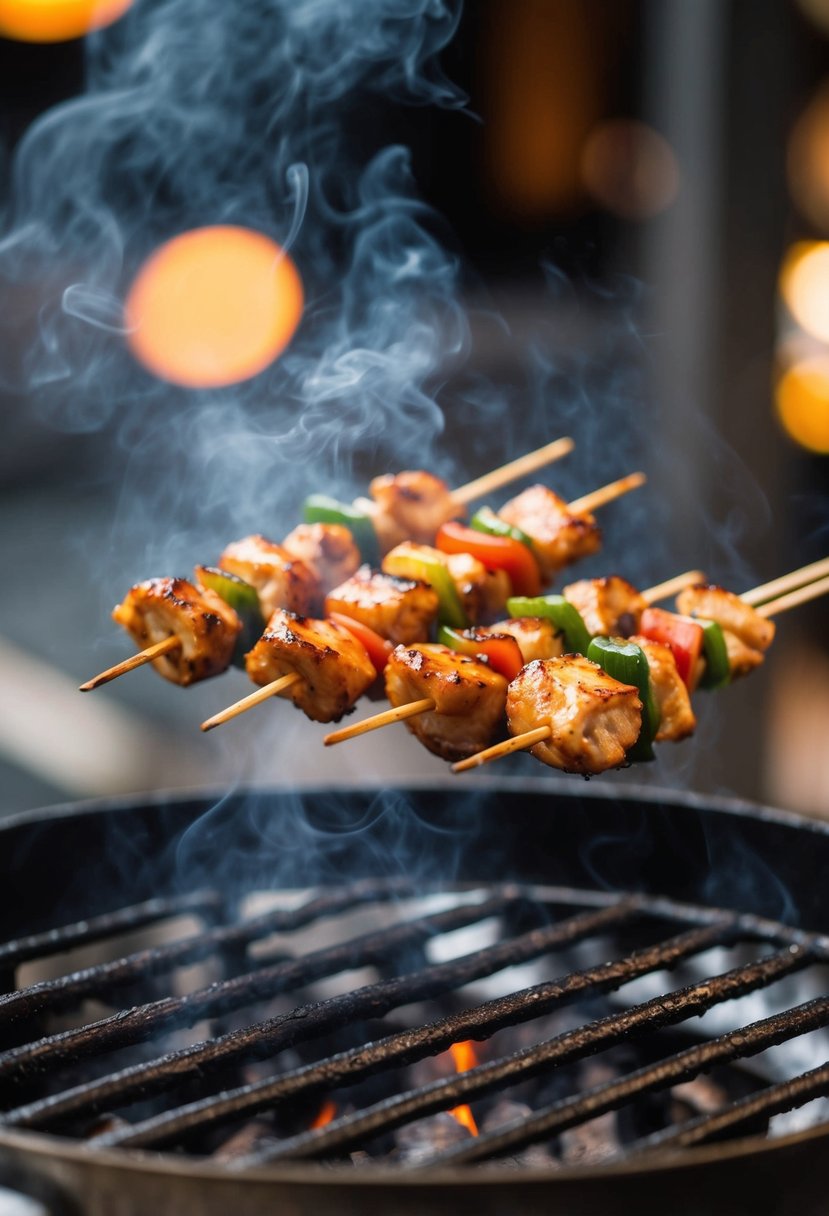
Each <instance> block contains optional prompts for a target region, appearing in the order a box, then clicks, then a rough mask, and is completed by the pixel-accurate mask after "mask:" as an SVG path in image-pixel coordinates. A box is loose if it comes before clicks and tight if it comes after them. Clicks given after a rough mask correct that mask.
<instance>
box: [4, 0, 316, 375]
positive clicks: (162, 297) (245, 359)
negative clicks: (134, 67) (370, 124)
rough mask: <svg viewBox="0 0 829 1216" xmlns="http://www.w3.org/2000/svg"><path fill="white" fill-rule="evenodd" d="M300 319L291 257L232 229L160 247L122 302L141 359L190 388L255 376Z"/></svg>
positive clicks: (197, 233) (202, 232) (198, 233)
mask: <svg viewBox="0 0 829 1216" xmlns="http://www.w3.org/2000/svg"><path fill="white" fill-rule="evenodd" d="M0 2H2V0H0ZM301 316H302V282H301V280H300V277H299V274H298V273H297V270H296V267H295V266H294V264H293V262H292V261H291V259H290V258H289V257H288V255H287V254H286V253H285V252H284V251H283V250H282V249H280V247H279V246H278V245H277V244H276V243H275V242H274V241H272V240H271V239H270V238H269V237H266V236H264V235H263V234H262V233H259V232H253V231H251V230H250V229H248V228H237V227H231V226H217V227H211V228H197V229H195V230H194V231H192V232H186V233H184V235H182V236H179V237H175V238H174V239H173V240H171V241H168V242H167V244H165V245H162V246H161V248H160V249H158V250H157V251H156V252H155V253H154V254H153V255H152V257H151V258H149V260H148V261H147V262H145V264H144V266H143V267H142V269H141V270H140V271H139V273H138V275H137V277H136V279H135V281H134V283H133V285H132V287H131V289H130V292H129V295H128V297H127V302H126V306H125V320H126V324H127V326H128V328H129V330H130V331H131V333H130V337H129V343H130V347H131V349H132V352H133V354H134V355H135V356H136V358H137V359H139V360H140V361H141V362H142V363H143V364H144V365H145V367H147V368H148V369H149V370H150V371H151V372H153V373H154V374H155V375H157V376H159V377H160V378H161V379H163V380H170V381H172V382H173V383H174V384H182V385H185V386H187V387H191V388H214V387H219V386H221V385H224V384H235V383H236V382H238V381H240V380H247V379H249V378H250V377H251V376H255V375H256V374H257V373H258V372H261V371H262V370H263V369H264V368H266V367H267V366H268V364H270V363H272V362H273V360H274V359H275V358H276V357H277V356H278V355H279V354H281V352H282V351H283V350H284V349H285V347H286V346H287V345H288V343H289V342H290V340H291V338H292V337H293V334H294V331H295V330H296V327H297V325H298V324H299V320H300V317H301Z"/></svg>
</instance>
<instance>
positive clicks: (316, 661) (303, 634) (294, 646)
mask: <svg viewBox="0 0 829 1216" xmlns="http://www.w3.org/2000/svg"><path fill="white" fill-rule="evenodd" d="M245 667H246V668H247V673H248V675H249V676H250V678H251V679H252V680H253V682H254V684H261V685H265V684H270V683H271V682H272V681H273V680H278V679H279V677H280V676H285V675H288V674H289V673H291V672H296V673H297V675H299V676H300V677H301V679H300V680H299V682H298V683H296V684H292V685H291V686H290V687H289V688H285V689H283V690H282V692H280V693H278V694H277V695H278V696H280V697H288V698H289V699H290V700H291V701H293V703H294V705H296V706H297V708H298V709H301V710H302V711H303V712H304V713H305V714H307V715H308V717H309V718H311V719H312V720H313V721H314V722H339V720H340V718H341V717H342V716H343V714H345V713H348V711H349V710H350V709H351V708H352V707H353V705H354V702H355V701H356V700H357V699H358V698H359V697H360V696H362V694H363V693H364V692H365V691H366V689H367V688H368V687H369V685H370V684H372V683H373V682H374V679H375V677H376V675H377V673H376V671H375V670H374V664H373V663H372V662H371V659H370V658H369V657H368V654H367V653H366V650H365V647H364V646H362V645H361V644H360V642H358V641H357V639H356V638H355V637H354V636H353V635H352V634H350V633H349V632H348V630H347V629H341V628H340V626H339V625H335V624H334V622H333V621H317V620H312V619H311V618H310V617H306V616H297V615H296V614H295V613H293V612H287V611H285V609H283V608H278V609H277V610H276V612H274V613H273V615H272V616H271V619H270V620H269V621H268V627H267V629H266V630H265V632H264V633H263V634H262V637H261V638H260V639H259V641H258V642H257V643H256V645H255V646H254V647H253V649H252V650H250V651H249V652H248V654H247V655H246V657H245Z"/></svg>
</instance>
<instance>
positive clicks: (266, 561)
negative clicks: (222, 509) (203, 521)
mask: <svg viewBox="0 0 829 1216" xmlns="http://www.w3.org/2000/svg"><path fill="white" fill-rule="evenodd" d="M219 566H220V567H221V569H222V570H229V571H230V572H231V574H238V575H239V578H243V579H244V580H245V582H246V583H250V585H251V586H252V587H255V588H256V590H257V592H258V593H259V602H260V604H261V605H262V615H263V616H264V617H265V618H266V619H267V618H268V617H269V616H270V615H271V613H273V612H275V611H276V609H277V608H287V609H288V611H289V612H298V613H303V612H308V611H309V610H310V607H311V604H312V603H313V601H314V597H315V596H316V595H317V594H318V591H317V586H318V585H317V579H316V575H315V574H314V571H313V570H312V569H311V567H310V566H308V565H307V564H306V563H305V562H304V561H301V560H300V559H299V558H297V557H294V556H293V555H292V554H290V553H289V552H288V550H287V549H285V548H283V547H282V546H281V545H276V544H274V542H273V541H271V540H266V539H265V537H264V536H246V537H245V538H244V539H243V540H236V541H234V542H233V543H232V544H230V545H228V546H227V548H226V549H225V551H224V552H223V553H222V556H221V557H220V558H219Z"/></svg>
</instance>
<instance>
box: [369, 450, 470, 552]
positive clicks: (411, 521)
mask: <svg viewBox="0 0 829 1216" xmlns="http://www.w3.org/2000/svg"><path fill="white" fill-rule="evenodd" d="M369 493H370V494H371V499H361V500H360V505H361V506H366V504H368V506H369V507H370V508H371V509H370V512H369V513H370V515H371V518H372V522H373V523H374V528H375V531H376V532H377V539H378V542H379V544H380V552H381V553H388V551H389V549H393V548H394V546H395V545H399V544H402V542H403V541H404V540H413V541H415V542H416V543H417V544H423V545H430V544H431V543H432V541H433V540H434V539H435V533H436V532H437V530H438V528H439V527H440V526H441V524H445V523H446V521H447V520H449V519H456V518H457V517H458V515H460V514H462V511H461V510H460V509H459V508H458V506H457V505H456V503H455V502H453V500H452V493H451V491H450V489H449V487H448V486H447V484H446V482H445V481H441V479H440V478H439V477H435V476H434V474H433V473H427V472H425V470H423V469H414V470H409V471H404V472H402V473H385V474H383V476H382V477H375V478H374V480H373V481H372V482H371V484H370V486H369Z"/></svg>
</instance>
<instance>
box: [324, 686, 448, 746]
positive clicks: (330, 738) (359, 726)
mask: <svg viewBox="0 0 829 1216" xmlns="http://www.w3.org/2000/svg"><path fill="white" fill-rule="evenodd" d="M434 708H435V702H434V701H433V700H432V698H431V697H423V698H422V699H421V700H419V701H409V702H408V703H407V704H406V705H396V706H395V707H394V708H393V709H384V710H383V712H382V713H379V714H374V715H373V717H371V718H363V720H362V722H354V723H353V724H352V725H351V726H344V727H343V729H342V730H335V731H332V732H331V734H330V735H326V736H325V738H324V739H323V743H324V744H325V746H326V747H330V746H331V745H332V744H333V743H345V741H346V739H355V738H356V737H357V735H367V734H368V732H369V731H372V730H379V729H380V727H381V726H389V725H390V724H391V723H392V722H405V720H406V718H415V717H417V715H418V714H425V713H428V712H429V710H430V709H434Z"/></svg>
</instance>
